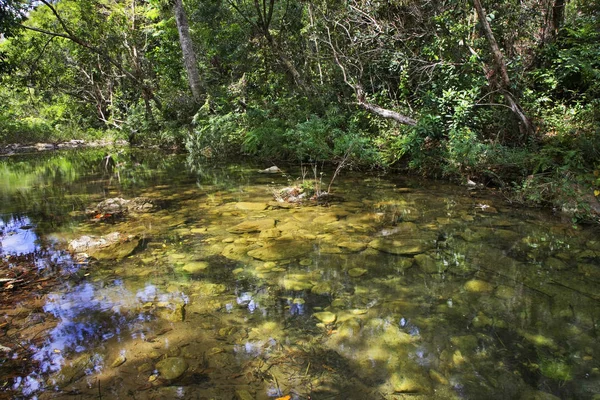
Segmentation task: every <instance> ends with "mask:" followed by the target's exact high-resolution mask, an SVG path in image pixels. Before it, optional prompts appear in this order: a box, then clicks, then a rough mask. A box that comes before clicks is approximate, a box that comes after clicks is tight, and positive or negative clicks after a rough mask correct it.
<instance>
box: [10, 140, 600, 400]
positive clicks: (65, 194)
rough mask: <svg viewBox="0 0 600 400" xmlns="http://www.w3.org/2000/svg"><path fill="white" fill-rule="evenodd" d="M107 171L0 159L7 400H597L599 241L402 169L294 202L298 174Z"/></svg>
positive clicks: (187, 168) (125, 160)
mask: <svg viewBox="0 0 600 400" xmlns="http://www.w3.org/2000/svg"><path fill="white" fill-rule="evenodd" d="M105 156H106V153H105V152H104V150H87V151H70V152H63V153H53V154H44V155H38V156H18V157H11V158H4V159H0V201H1V204H0V256H1V257H2V264H0V266H1V267H2V271H1V272H2V275H1V276H0V278H2V281H0V284H1V285H2V286H0V291H1V296H0V301H1V302H0V308H1V310H0V318H1V319H0V346H1V347H0V377H1V378H0V379H1V381H0V385H1V390H2V391H1V392H0V397H2V396H4V397H6V398H39V399H50V398H51V399H73V398H75V399H92V398H93V399H240V400H247V399H286V400H289V399H314V400H317V399H403V398H410V399H556V398H561V399H598V398H600V342H599V341H598V329H600V327H599V322H598V319H599V318H600V307H599V306H600V290H599V289H600V235H599V231H598V229H596V228H586V227H581V226H573V225H572V223H571V222H570V221H563V220H561V219H560V218H558V217H556V216H553V215H551V214H549V213H546V212H542V211H539V210H530V209H523V208H518V207H513V206H511V205H510V204H508V203H506V202H504V201H503V199H502V198H501V197H498V196H494V195H493V194H490V193H489V192H487V191H484V190H468V189H467V188H465V187H458V186H453V185H450V184H446V183H442V182H437V181H426V180H419V179H412V178H406V177H404V176H398V175H393V176H390V175H388V176H378V175H377V174H374V173H371V174H364V173H357V172H352V171H347V170H345V171H342V173H341V175H340V176H339V177H338V178H336V180H335V182H334V185H333V186H332V188H333V190H332V192H333V193H332V194H333V195H332V196H330V198H329V200H328V201H327V202H324V203H321V204H316V203H315V202H310V201H307V202H305V203H304V204H302V205H299V204H289V203H286V202H278V201H276V200H275V197H276V196H274V193H276V192H277V191H278V190H280V189H282V188H284V187H287V186H290V185H293V184H299V183H301V181H302V171H301V167H300V166H295V167H293V166H292V167H288V168H284V171H285V172H284V173H277V174H263V173H259V169H263V168H266V167H269V165H261V166H256V165H240V164H231V165H219V166H214V165H203V166H202V165H198V164H194V163H191V162H188V161H187V160H186V158H185V156H174V155H160V154H157V153H156V152H129V151H120V152H114V153H111V158H110V159H107V158H104V157H105ZM107 161H110V163H109V162H107ZM319 172H320V171H319ZM311 175H312V171H310V170H309V171H308V174H307V176H306V177H305V180H309V179H310V178H309V177H310V176H311ZM331 175H332V174H331V172H329V171H324V174H323V178H322V179H323V182H324V183H323V185H324V187H326V186H327V184H328V183H329V179H330V177H331ZM317 176H320V174H317ZM140 197H142V198H144V199H145V200H144V201H146V203H144V204H149V205H148V206H147V207H146V206H144V205H143V206H140V207H138V208H135V209H131V210H128V211H127V212H123V213H115V214H114V215H113V213H109V212H104V211H103V210H97V211H94V212H90V211H89V210H92V209H94V207H96V205H97V204H98V203H99V202H101V201H103V200H106V199H114V198H122V199H126V200H131V199H134V198H140ZM86 209H88V212H86ZM114 232H118V233H119V234H120V235H121V236H120V239H119V241H118V242H119V243H118V245H117V246H114V247H110V248H109V249H110V250H109V251H106V250H105V251H103V252H101V253H97V254H96V255H95V256H93V257H85V255H81V254H79V255H76V256H75V255H73V254H72V253H71V252H69V251H68V244H69V242H70V241H72V240H74V239H79V238H81V237H82V236H84V235H87V236H92V237H96V238H98V237H101V236H102V237H108V236H110V234H111V233H113V234H114ZM32 269H34V270H35V271H33V272H32V271H31V270H32Z"/></svg>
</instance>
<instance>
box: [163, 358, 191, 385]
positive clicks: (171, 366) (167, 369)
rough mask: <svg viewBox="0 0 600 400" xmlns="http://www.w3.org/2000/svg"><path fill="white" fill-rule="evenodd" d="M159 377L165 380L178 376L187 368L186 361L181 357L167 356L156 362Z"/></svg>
mask: <svg viewBox="0 0 600 400" xmlns="http://www.w3.org/2000/svg"><path fill="white" fill-rule="evenodd" d="M156 369H157V371H158V373H159V374H160V377H161V378H163V379H166V380H169V381H171V380H174V379H177V378H179V377H180V376H181V375H183V374H184V373H185V371H186V370H187V369H188V364H187V362H186V361H185V360H184V359H183V358H181V357H168V358H165V359H164V360H162V361H159V362H158V363H157V364H156Z"/></svg>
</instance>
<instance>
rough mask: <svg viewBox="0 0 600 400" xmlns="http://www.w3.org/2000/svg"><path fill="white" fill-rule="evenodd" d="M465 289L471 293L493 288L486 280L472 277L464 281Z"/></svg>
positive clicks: (486, 291) (487, 290)
mask: <svg viewBox="0 0 600 400" xmlns="http://www.w3.org/2000/svg"><path fill="white" fill-rule="evenodd" d="M465 290H466V291H467V292H471V293H489V292H491V291H492V290H494V286H492V284H490V283H488V282H486V281H482V280H479V279H473V280H470V281H468V282H467V283H465Z"/></svg>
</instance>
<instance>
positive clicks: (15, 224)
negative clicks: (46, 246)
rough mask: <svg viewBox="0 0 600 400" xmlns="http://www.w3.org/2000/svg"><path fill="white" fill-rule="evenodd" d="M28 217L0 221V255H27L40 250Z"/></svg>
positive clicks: (11, 217)
mask: <svg viewBox="0 0 600 400" xmlns="http://www.w3.org/2000/svg"><path fill="white" fill-rule="evenodd" d="M33 228H34V226H33V225H32V222H31V220H30V219H29V218H28V217H21V218H18V217H15V216H13V215H11V216H10V217H8V218H6V219H5V218H2V219H0V254H29V253H35V252H37V251H39V250H40V246H39V244H38V237H37V235H36V234H35V231H34V229H33Z"/></svg>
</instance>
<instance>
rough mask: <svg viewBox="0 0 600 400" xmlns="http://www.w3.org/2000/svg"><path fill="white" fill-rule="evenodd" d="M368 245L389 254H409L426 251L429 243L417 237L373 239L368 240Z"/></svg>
mask: <svg viewBox="0 0 600 400" xmlns="http://www.w3.org/2000/svg"><path fill="white" fill-rule="evenodd" d="M369 247H370V248H372V249H376V250H379V251H382V252H384V253H389V254H397V255H411V254H420V253H424V252H425V251H427V250H428V249H429V248H430V247H431V245H430V244H429V243H428V242H426V241H424V240H419V239H401V240H393V239H383V238H381V239H375V240H372V241H371V242H369Z"/></svg>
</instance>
